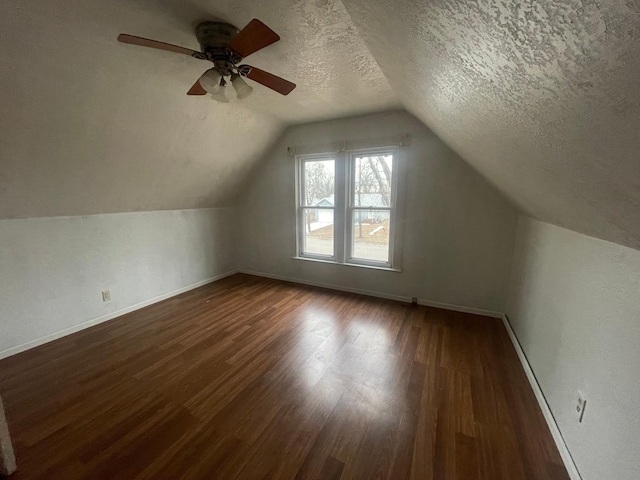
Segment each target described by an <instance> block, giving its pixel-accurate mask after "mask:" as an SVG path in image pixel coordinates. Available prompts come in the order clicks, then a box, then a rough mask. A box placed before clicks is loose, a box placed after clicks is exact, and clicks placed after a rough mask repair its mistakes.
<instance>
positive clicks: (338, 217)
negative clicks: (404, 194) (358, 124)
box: [291, 146, 404, 272]
mask: <svg viewBox="0 0 640 480" xmlns="http://www.w3.org/2000/svg"><path fill="white" fill-rule="evenodd" d="M381 153H387V154H391V155H393V163H392V171H393V176H392V185H391V207H388V208H384V207H381V208H377V207H376V208H373V207H372V208H371V210H389V212H390V218H391V222H390V231H389V261H388V262H380V261H375V260H367V259H360V258H354V257H353V254H352V249H353V246H352V242H351V240H352V234H353V232H352V229H353V225H352V223H353V222H352V218H353V217H352V215H353V212H354V211H356V210H360V208H359V207H355V206H354V205H353V203H354V198H352V197H353V196H352V195H351V193H352V192H351V185H352V183H353V181H354V175H355V172H354V169H355V157H358V156H366V155H367V154H371V155H376V154H381ZM401 158H402V152H401V149H400V148H398V147H397V146H390V147H376V148H364V149H354V150H347V151H341V152H337V153H326V154H310V155H296V162H295V165H296V167H295V168H296V190H295V191H296V199H295V206H296V255H294V256H293V257H291V258H293V259H296V260H311V261H315V262H321V263H330V264H336V265H347V266H352V267H363V268H373V269H379V270H386V271H393V272H400V271H401V270H400V259H401V251H400V246H401V244H402V242H401V238H400V237H401V229H400V228H399V227H400V225H401V224H402V221H401V216H402V213H403V211H402V203H403V202H402V200H403V199H401V198H400V199H399V197H398V191H399V189H400V188H401V186H402V185H401V183H403V182H402V180H403V178H404V168H403V163H404V162H402V161H401ZM314 160H316V161H317V160H334V161H335V163H334V166H335V193H334V198H335V203H334V207H314V208H320V209H322V208H325V209H329V210H333V212H334V213H333V214H334V219H333V221H334V232H333V233H334V236H333V241H334V247H333V256H329V255H320V254H311V253H304V252H303V251H302V248H303V245H304V234H305V230H304V225H305V222H304V218H303V216H304V213H303V212H304V208H305V206H304V198H303V194H304V192H303V185H304V178H303V173H304V163H305V162H308V161H314ZM398 200H400V202H399V201H398ZM306 208H309V207H306ZM363 210H368V208H363Z"/></svg>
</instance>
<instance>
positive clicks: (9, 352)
mask: <svg viewBox="0 0 640 480" xmlns="http://www.w3.org/2000/svg"><path fill="white" fill-rule="evenodd" d="M235 273H237V272H236V270H232V271H231V272H227V273H223V274H221V275H216V276H215V277H211V278H207V279H206V280H202V281H200V282H196V283H193V284H191V285H187V286H186V287H182V288H179V289H177V290H173V291H172V292H167V293H164V294H162V295H159V296H157V297H154V298H151V299H149V300H145V301H144V302H140V303H136V304H135V305H131V306H130V307H126V308H121V309H120V310H117V311H115V312H111V313H109V314H107V315H102V316H100V317H97V318H92V319H91V320H87V321H86V322H82V323H79V324H77V325H74V326H73V327H69V328H65V329H63V330H59V331H57V332H54V333H50V334H49V335H45V336H44V337H40V338H37V339H35V340H31V341H29V342H26V343H23V344H21V345H16V346H15V347H10V348H7V349H5V350H2V351H0V359H3V358H7V357H10V356H11V355H15V354H16V353H20V352H24V351H25V350H29V349H31V348H34V347H38V346H40V345H43V344H45V343H49V342H51V341H53V340H57V339H58V338H62V337H65V336H67V335H71V334H72V333H76V332H79V331H80V330H84V329H85V328H89V327H92V326H94V325H98V324H99V323H102V322H106V321H109V320H112V319H114V318H116V317H119V316H121V315H125V314H127V313H130V312H133V311H134V310H138V309H140V308H144V307H146V306H149V305H152V304H154V303H158V302H161V301H162V300H166V299H167V298H171V297H175V296H176V295H180V294H181V293H184V292H188V291H189V290H193V289H194V288H198V287H201V286H203V285H207V284H208V283H212V282H215V281H217V280H221V279H223V278H225V277H228V276H230V275H233V274H235Z"/></svg>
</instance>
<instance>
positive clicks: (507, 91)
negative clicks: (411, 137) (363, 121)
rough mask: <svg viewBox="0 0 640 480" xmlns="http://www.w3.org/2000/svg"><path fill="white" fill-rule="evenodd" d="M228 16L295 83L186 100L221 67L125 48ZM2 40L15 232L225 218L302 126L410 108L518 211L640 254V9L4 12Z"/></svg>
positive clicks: (266, 6)
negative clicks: (123, 214) (270, 156)
mask: <svg viewBox="0 0 640 480" xmlns="http://www.w3.org/2000/svg"><path fill="white" fill-rule="evenodd" d="M216 17H217V18H221V19H224V20H227V21H230V22H232V23H234V24H236V25H237V26H239V27H242V26H244V25H245V24H246V23H247V22H248V21H249V20H250V19H251V18H260V19H261V20H263V21H264V22H265V23H267V25H269V26H271V27H272V28H273V29H274V30H276V31H277V32H278V33H279V34H280V35H281V37H282V40H281V41H280V42H278V43H277V44H275V45H273V46H270V47H268V48H267V49H265V50H263V51H261V52H258V53H256V54H255V55H253V56H251V57H250V63H252V64H255V65H256V66H258V67H262V68H265V69H267V70H270V71H272V72H273V73H275V74H278V75H282V76H284V77H286V78H288V79H290V80H292V81H294V82H296V83H297V84H298V88H297V89H296V90H294V92H293V93H292V94H291V95H289V96H288V97H281V96H279V95H277V94H275V93H273V92H271V91H269V90H267V89H265V88H262V87H257V88H256V89H255V92H254V95H253V96H252V97H250V98H249V99H248V100H246V101H245V102H243V103H241V104H240V103H235V104H229V105H222V104H217V103H215V102H213V101H212V100H210V99H208V98H206V97H204V98H201V97H197V98H193V97H188V96H186V95H185V94H184V92H186V90H187V89H188V88H189V87H190V86H191V85H192V84H193V82H194V80H195V79H196V78H197V77H198V76H199V74H200V73H201V72H202V71H203V70H204V69H205V67H206V66H207V63H205V62H201V61H197V60H195V59H192V58H190V57H186V56H181V55H177V54H171V53H168V52H161V51H157V50H151V49H144V48H141V47H133V46H129V45H122V44H119V43H117V42H116V41H115V39H116V36H117V34H118V33H120V32H126V33H131V34H134V35H139V36H144V37H149V38H154V39H158V40H162V41H166V42H170V43H175V44H178V45H183V46H186V47H191V48H197V42H196V40H195V37H194V35H193V27H194V25H195V24H196V23H197V22H198V21H200V20H205V19H211V18H216ZM0 27H2V28H0V57H1V58H2V59H3V60H4V62H3V68H2V69H0V88H1V89H2V91H3V95H2V97H0V110H1V112H0V113H1V114H0V218H14V217H34V216H51V215H80V214H91V213H104V212H118V211H132V210H154V209H171V208H192V207H202V206H221V205H225V204H229V203H231V202H232V201H233V198H234V195H233V194H234V192H237V191H238V187H239V186H240V185H241V184H242V181H243V179H244V178H245V177H246V176H247V175H248V174H249V172H250V171H251V169H252V167H253V166H254V165H255V163H256V162H257V161H258V160H259V158H260V156H261V154H262V153H263V152H264V151H265V150H266V149H268V148H269V146H270V145H271V144H272V143H273V142H274V141H275V140H276V138H277V137H278V135H279V134H280V133H281V132H282V130H283V129H284V127H285V126H286V125H287V124H292V123H301V122H306V121H311V120H320V119H324V118H331V117H340V116H346V115H351V114H357V113H364V112H368V111H376V110H383V109H388V108H393V107H397V106H398V105H399V102H401V103H402V104H403V105H404V106H405V108H407V109H408V110H409V111H411V112H412V113H414V114H415V115H416V116H418V117H419V118H420V119H421V120H422V121H424V122H425V123H426V124H427V125H428V126H429V127H431V128H432V129H433V130H434V131H435V132H436V133H438V134H439V135H440V136H441V137H442V138H443V139H444V140H445V141H446V142H447V143H449V144H450V145H451V146H452V147H453V148H454V149H455V150H457V151H458V152H459V153H460V154H461V155H462V156H463V157H464V158H465V159H466V160H467V161H468V162H469V163H470V164H471V165H472V166H474V167H475V168H476V169H477V170H478V171H479V172H480V173H481V174H483V175H484V176H485V177H486V178H487V179H488V180H489V181H490V182H491V183H493V184H494V185H495V186H497V187H498V188H499V189H500V190H501V191H502V192H503V193H504V194H505V195H506V196H507V197H508V198H510V199H511V200H512V201H513V202H514V204H515V205H517V206H518V207H519V208H520V209H521V210H522V211H524V212H526V213H528V214H530V215H532V216H534V217H537V218H539V219H542V220H544V221H548V222H551V223H555V224H558V225H561V226H564V227H567V228H570V229H572V230H577V231H580V232H584V233H587V234H589V235H593V236H596V237H600V238H604V239H607V240H611V241H614V242H616V243H621V244H624V245H628V246H631V247H634V248H640V155H639V154H638V152H640V133H639V127H640V109H639V102H640V81H638V79H639V78H640V48H639V45H640V7H639V4H638V3H637V2H632V1H623V0H604V1H603V0H598V1H594V0H543V1H540V0H538V1H520V0H499V1H498V0H494V1H491V0H476V1H464V0H431V1H428V2H427V1H425V2H416V1H413V0H394V1H393V2H388V1H386V0H343V2H340V1H339V0H310V1H295V0H271V1H269V2H254V1H249V0H234V1H231V0H224V1H219V2H209V1H206V0H198V1H193V0H192V1H187V2H184V1H180V0H170V1H169V0H158V1H152V0H130V1H125V0H116V1H112V2H107V1H104V0H89V1H87V0H82V1H81V0H65V1H51V0H36V1H32V2H22V1H19V0H8V1H5V2H4V3H3V16H2V19H1V20H0ZM390 85H392V86H393V92H395V95H394V93H393V92H392V90H391V88H390ZM396 95H397V97H396Z"/></svg>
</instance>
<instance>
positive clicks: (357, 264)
mask: <svg viewBox="0 0 640 480" xmlns="http://www.w3.org/2000/svg"><path fill="white" fill-rule="evenodd" d="M291 258H292V259H293V260H304V261H306V262H316V263H328V264H331V265H342V266H345V267H358V268H369V269H372V270H383V271H385V272H402V270H400V269H399V268H391V267H378V266H376V265H362V264H360V263H341V262H336V261H334V260H323V259H321V258H311V257H291Z"/></svg>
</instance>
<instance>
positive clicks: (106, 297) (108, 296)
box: [102, 290, 111, 302]
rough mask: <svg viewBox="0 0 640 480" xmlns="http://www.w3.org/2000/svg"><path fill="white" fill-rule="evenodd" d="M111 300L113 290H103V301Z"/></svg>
mask: <svg viewBox="0 0 640 480" xmlns="http://www.w3.org/2000/svg"><path fill="white" fill-rule="evenodd" d="M109 300H111V291H110V290H103V291H102V301H103V302H108V301H109Z"/></svg>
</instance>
